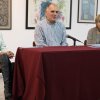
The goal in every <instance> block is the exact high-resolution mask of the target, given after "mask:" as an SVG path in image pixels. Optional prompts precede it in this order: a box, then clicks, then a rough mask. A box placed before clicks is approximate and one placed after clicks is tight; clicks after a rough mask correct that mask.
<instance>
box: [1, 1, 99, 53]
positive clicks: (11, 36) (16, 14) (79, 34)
mask: <svg viewBox="0 0 100 100" xmlns="http://www.w3.org/2000/svg"><path fill="white" fill-rule="evenodd" d="M98 1H99V2H98V4H99V8H98V13H100V0H98ZM77 8H78V0H72V21H71V29H68V30H67V33H68V34H70V35H72V36H74V37H76V38H77V39H79V40H81V41H84V40H85V39H86V37H87V31H88V29H89V28H91V27H94V26H95V24H87V23H86V24H84V23H83V24H82V23H77ZM25 16H26V0H12V30H0V31H1V32H2V34H3V37H4V40H5V42H6V44H7V46H8V49H10V50H12V51H13V52H14V53H16V50H17V48H18V47H32V41H33V40H34V30H32V29H30V30H28V29H25V18H26V17H25ZM68 43H69V45H71V44H72V41H71V40H68ZM77 44H78V45H83V44H81V43H78V42H77Z"/></svg>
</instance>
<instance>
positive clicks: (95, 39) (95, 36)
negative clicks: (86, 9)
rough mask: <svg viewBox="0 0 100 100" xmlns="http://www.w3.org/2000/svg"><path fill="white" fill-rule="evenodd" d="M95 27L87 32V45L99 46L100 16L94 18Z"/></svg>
mask: <svg viewBox="0 0 100 100" xmlns="http://www.w3.org/2000/svg"><path fill="white" fill-rule="evenodd" d="M95 24H96V27H93V28H91V29H90V30H89V32H88V36H87V44H100V14H99V15H97V16H96V18H95Z"/></svg>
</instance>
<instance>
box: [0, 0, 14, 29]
mask: <svg viewBox="0 0 100 100" xmlns="http://www.w3.org/2000/svg"><path fill="white" fill-rule="evenodd" d="M11 7H12V1H11V0H0V30H10V29H11V15H12V14H11V13H12V11H11V10H12V8H11Z"/></svg>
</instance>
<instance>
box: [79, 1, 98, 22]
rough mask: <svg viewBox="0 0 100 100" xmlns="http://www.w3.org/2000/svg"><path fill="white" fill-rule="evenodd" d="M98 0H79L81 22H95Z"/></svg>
mask: <svg viewBox="0 0 100 100" xmlns="http://www.w3.org/2000/svg"><path fill="white" fill-rule="evenodd" d="M97 8H98V0H78V19H77V21H78V22H79V23H94V22H95V17H96V15H97Z"/></svg>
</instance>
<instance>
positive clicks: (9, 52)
mask: <svg viewBox="0 0 100 100" xmlns="http://www.w3.org/2000/svg"><path fill="white" fill-rule="evenodd" d="M6 54H7V56H8V57H9V58H13V57H14V53H13V52H11V51H7V52H6Z"/></svg>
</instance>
